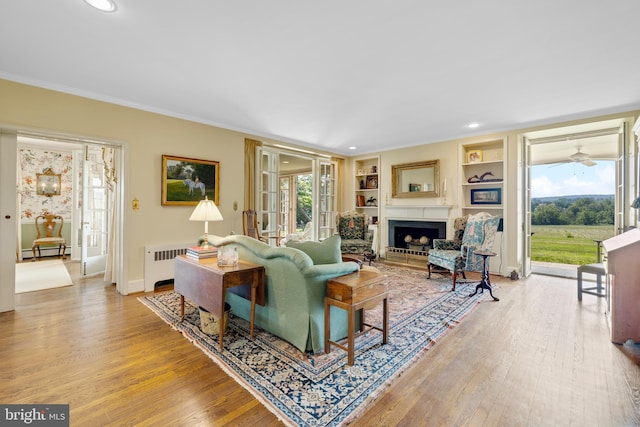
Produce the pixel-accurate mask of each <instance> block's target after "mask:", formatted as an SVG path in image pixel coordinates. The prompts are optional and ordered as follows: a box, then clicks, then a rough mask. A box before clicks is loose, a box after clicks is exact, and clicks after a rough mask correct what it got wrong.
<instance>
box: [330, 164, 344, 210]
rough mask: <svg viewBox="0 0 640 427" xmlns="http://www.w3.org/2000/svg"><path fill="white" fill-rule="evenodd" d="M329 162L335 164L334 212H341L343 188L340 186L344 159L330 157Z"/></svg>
mask: <svg viewBox="0 0 640 427" xmlns="http://www.w3.org/2000/svg"><path fill="white" fill-rule="evenodd" d="M331 161H332V162H334V163H335V164H336V183H337V184H338V185H336V206H335V207H334V209H335V210H336V212H343V211H344V209H343V202H344V188H343V185H342V176H343V175H344V159H343V158H340V157H332V158H331Z"/></svg>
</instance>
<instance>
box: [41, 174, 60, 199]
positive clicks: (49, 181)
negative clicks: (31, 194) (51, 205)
mask: <svg viewBox="0 0 640 427" xmlns="http://www.w3.org/2000/svg"><path fill="white" fill-rule="evenodd" d="M60 187H61V180H60V174H59V173H54V172H53V170H52V169H51V168H46V169H45V170H44V171H43V172H42V173H37V174H36V194H39V195H41V196H47V197H51V196H59V195H60Z"/></svg>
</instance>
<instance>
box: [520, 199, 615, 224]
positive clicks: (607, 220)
mask: <svg viewBox="0 0 640 427" xmlns="http://www.w3.org/2000/svg"><path fill="white" fill-rule="evenodd" d="M531 210H532V213H531V224H533V225H613V223H614V219H615V206H614V200H613V196H612V197H610V198H600V199H597V200H596V199H595V198H591V197H584V198H579V199H566V198H559V199H557V200H554V201H546V200H545V201H537V200H535V199H532V200H531Z"/></svg>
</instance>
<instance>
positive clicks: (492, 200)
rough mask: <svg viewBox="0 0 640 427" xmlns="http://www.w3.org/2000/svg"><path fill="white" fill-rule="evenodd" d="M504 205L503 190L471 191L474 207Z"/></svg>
mask: <svg viewBox="0 0 640 427" xmlns="http://www.w3.org/2000/svg"><path fill="white" fill-rule="evenodd" d="M501 203H502V189H501V188H484V189H478V190H471V204H472V205H499V204H501Z"/></svg>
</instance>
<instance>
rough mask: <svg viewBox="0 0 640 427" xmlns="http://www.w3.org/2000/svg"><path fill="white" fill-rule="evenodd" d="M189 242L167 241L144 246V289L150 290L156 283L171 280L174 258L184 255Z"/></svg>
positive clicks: (191, 243) (191, 244) (190, 244)
mask: <svg viewBox="0 0 640 427" xmlns="http://www.w3.org/2000/svg"><path fill="white" fill-rule="evenodd" d="M190 246H193V242H190V243H169V244H165V245H149V246H145V247H144V290H145V291H146V292H150V291H152V290H153V289H154V288H155V286H156V284H158V283H159V282H160V284H163V283H164V282H167V281H171V280H173V263H174V258H175V257H177V256H178V255H184V254H185V253H186V252H187V248H188V247H190Z"/></svg>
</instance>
